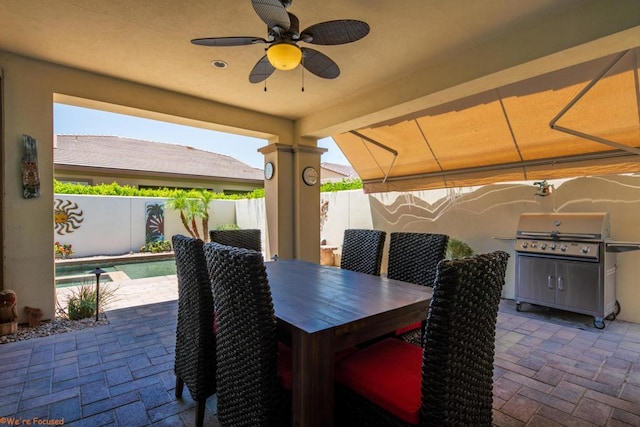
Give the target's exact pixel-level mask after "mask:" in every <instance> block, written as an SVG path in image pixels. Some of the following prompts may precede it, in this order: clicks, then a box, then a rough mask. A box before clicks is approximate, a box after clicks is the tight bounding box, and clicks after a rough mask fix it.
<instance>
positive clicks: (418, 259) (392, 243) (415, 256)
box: [387, 233, 449, 286]
mask: <svg viewBox="0 0 640 427" xmlns="http://www.w3.org/2000/svg"><path fill="white" fill-rule="evenodd" d="M447 243H449V236H447V235H446V234H430V233H391V234H390V239H389V262H388V266H387V277H388V278H390V279H395V280H402V281H403V282H409V283H416V284H418V285H422V286H433V282H434V280H435V278H436V271H437V267H438V263H439V262H440V261H442V260H443V259H444V258H445V255H446V253H447Z"/></svg>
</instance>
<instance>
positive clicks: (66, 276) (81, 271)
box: [56, 259, 176, 287]
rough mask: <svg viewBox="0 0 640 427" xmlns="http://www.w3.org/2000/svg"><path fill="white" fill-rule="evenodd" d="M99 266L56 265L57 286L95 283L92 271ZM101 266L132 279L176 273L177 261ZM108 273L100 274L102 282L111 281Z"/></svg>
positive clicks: (106, 264)
mask: <svg viewBox="0 0 640 427" xmlns="http://www.w3.org/2000/svg"><path fill="white" fill-rule="evenodd" d="M96 267H98V266H97V265H95V263H92V264H75V265H64V266H63V265H56V286H57V287H68V286H78V285H86V284H94V283H95V281H96V279H95V274H92V273H91V271H92V270H93V269H94V268H96ZM99 267H100V268H101V269H102V270H104V271H105V272H107V273H108V272H116V271H122V272H123V273H125V274H126V275H127V276H128V277H129V278H130V279H142V278H146V277H158V276H168V275H172V274H176V263H175V260H173V259H168V260H149V261H141V262H131V263H119V264H114V265H108V263H104V262H103V263H101V264H100V265H99ZM110 281H111V279H110V278H109V275H108V274H105V275H102V276H100V283H104V282H110Z"/></svg>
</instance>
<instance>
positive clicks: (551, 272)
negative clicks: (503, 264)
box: [516, 255, 556, 305]
mask: <svg viewBox="0 0 640 427" xmlns="http://www.w3.org/2000/svg"><path fill="white" fill-rule="evenodd" d="M516 267H517V278H516V300H519V301H520V300H522V301H527V302H532V303H537V304H540V305H547V304H551V305H553V304H554V302H555V299H556V263H555V261H553V260H550V259H547V258H537V257H530V256H525V255H521V256H518V260H517V266H516Z"/></svg>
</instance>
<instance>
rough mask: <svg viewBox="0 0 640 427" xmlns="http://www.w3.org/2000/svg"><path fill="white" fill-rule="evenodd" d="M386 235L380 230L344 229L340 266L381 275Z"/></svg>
mask: <svg viewBox="0 0 640 427" xmlns="http://www.w3.org/2000/svg"><path fill="white" fill-rule="evenodd" d="M386 237H387V233H386V232H385V231H380V230H360V229H346V230H344V238H343V241H342V255H341V258H340V268H343V269H345V270H352V271H358V272H360V273H367V274H373V275H374V276H379V275H380V266H381V265H382V249H383V248H384V240H385V238H386Z"/></svg>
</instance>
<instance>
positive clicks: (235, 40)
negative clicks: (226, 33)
mask: <svg viewBox="0 0 640 427" xmlns="http://www.w3.org/2000/svg"><path fill="white" fill-rule="evenodd" d="M191 43H193V44H197V45H199V46H245V45H249V44H257V43H267V41H266V40H265V39H263V38H261V37H207V38H202V39H193V40H191Z"/></svg>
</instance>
